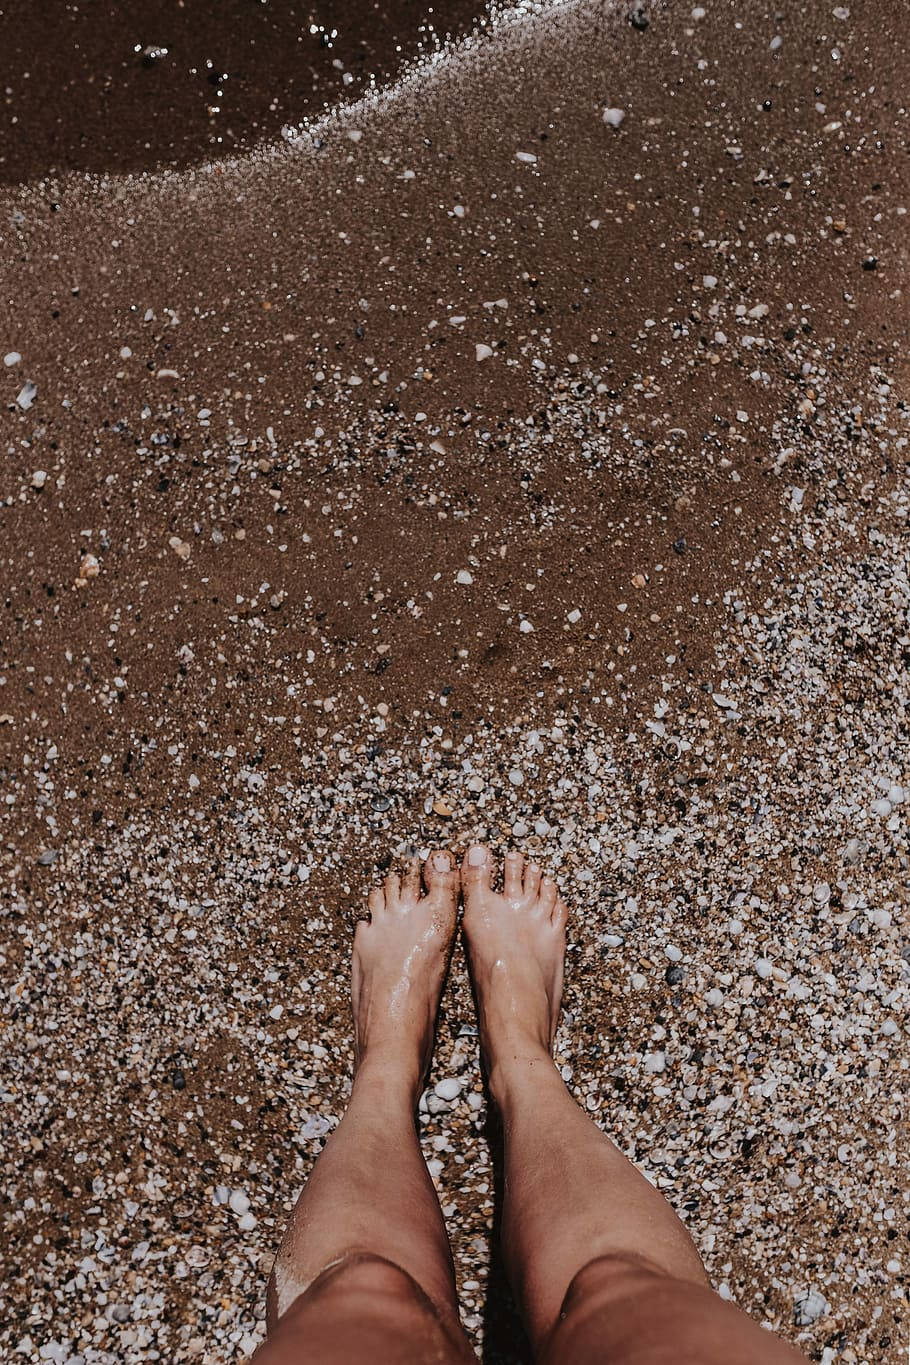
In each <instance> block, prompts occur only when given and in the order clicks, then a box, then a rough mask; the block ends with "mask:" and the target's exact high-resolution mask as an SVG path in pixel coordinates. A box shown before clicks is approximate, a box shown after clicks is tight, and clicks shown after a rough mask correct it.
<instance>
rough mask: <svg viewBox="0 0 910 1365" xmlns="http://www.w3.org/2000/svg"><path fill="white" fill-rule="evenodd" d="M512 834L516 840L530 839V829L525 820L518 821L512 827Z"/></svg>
mask: <svg viewBox="0 0 910 1365" xmlns="http://www.w3.org/2000/svg"><path fill="white" fill-rule="evenodd" d="M512 834H513V836H514V837H515V838H516V839H526V838H527V837H528V827H527V825H526V824H525V822H524V820H516V821H515V823H514V825H513V826H512Z"/></svg>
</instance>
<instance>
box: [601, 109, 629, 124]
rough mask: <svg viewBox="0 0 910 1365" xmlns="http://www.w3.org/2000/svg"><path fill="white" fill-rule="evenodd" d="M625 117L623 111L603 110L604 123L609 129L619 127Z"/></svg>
mask: <svg viewBox="0 0 910 1365" xmlns="http://www.w3.org/2000/svg"><path fill="white" fill-rule="evenodd" d="M625 116H626V111H625V109H614V108H611V107H608V108H606V109H605V110H604V123H607V124H609V125H610V127H611V128H618V127H619V125H620V124H621V123H622V121H623V119H624V118H625Z"/></svg>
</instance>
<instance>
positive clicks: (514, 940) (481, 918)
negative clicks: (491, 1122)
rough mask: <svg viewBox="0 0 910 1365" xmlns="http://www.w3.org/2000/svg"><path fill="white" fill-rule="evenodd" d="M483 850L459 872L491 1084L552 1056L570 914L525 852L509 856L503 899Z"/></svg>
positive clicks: (472, 851) (478, 847) (476, 849)
mask: <svg viewBox="0 0 910 1365" xmlns="http://www.w3.org/2000/svg"><path fill="white" fill-rule="evenodd" d="M495 870H496V865H495V862H494V860H493V856H492V854H491V853H490V850H489V849H487V848H484V847H483V846H482V845H480V844H474V845H473V846H472V847H471V848H470V849H468V852H467V855H466V857H465V860H464V862H463V863H462V866H461V885H462V890H463V893H464V905H465V910H464V931H465V937H466V939H467V941H468V954H469V957H470V961H471V975H472V977H473V980H474V990H475V992H476V994H477V1008H478V1014H479V1019H480V1038H481V1046H482V1048H483V1052H484V1057H485V1060H486V1064H487V1072H488V1075H489V1078H490V1084H491V1087H492V1088H493V1092H494V1094H495V1093H496V1081H497V1077H498V1075H499V1073H500V1072H501V1071H502V1070H503V1068H506V1067H508V1066H509V1065H510V1064H512V1063H514V1062H516V1061H517V1062H526V1061H539V1060H540V1058H541V1056H547V1057H548V1056H549V1055H550V1053H551V1050H552V1047H553V1037H554V1035H555V1033H556V1024H557V1021H558V1019H559V1002H560V999H561V997H562V974H563V958H564V956H565V948H566V921H567V919H568V917H569V912H568V909H567V908H566V906H565V904H564V903H563V901H562V900H560V898H559V894H558V891H557V888H556V883H555V882H554V880H553V878H552V877H546V876H542V874H541V870H540V868H539V867H537V866H536V864H534V863H528V864H527V865H525V860H524V858H523V857H522V856H521V854H520V853H517V852H511V853H507V854H506V858H505V868H504V871H503V882H504V885H503V891H502V894H501V895H500V894H498V893H497V892H495V891H493V890H492V889H491V883H492V879H493V875H494V872H495Z"/></svg>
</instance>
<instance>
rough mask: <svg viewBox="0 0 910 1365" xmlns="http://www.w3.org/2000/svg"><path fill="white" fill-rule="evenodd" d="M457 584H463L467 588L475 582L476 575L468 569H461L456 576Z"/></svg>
mask: <svg viewBox="0 0 910 1365" xmlns="http://www.w3.org/2000/svg"><path fill="white" fill-rule="evenodd" d="M455 581H456V583H463V584H464V585H465V587H468V586H470V584H471V583H473V582H474V575H473V574H472V573H471V572H470V571H469V570H468V569H459V570H458V573H457V574H456V575H455Z"/></svg>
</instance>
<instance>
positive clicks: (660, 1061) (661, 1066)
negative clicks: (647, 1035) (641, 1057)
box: [645, 1052, 667, 1074]
mask: <svg viewBox="0 0 910 1365" xmlns="http://www.w3.org/2000/svg"><path fill="white" fill-rule="evenodd" d="M666 1065H667V1054H666V1053H665V1052H648V1053H647V1054H646V1055H645V1071H651V1072H653V1073H655V1074H658V1073H659V1072H661V1071H664V1070H665V1069H666Z"/></svg>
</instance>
